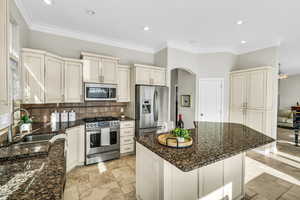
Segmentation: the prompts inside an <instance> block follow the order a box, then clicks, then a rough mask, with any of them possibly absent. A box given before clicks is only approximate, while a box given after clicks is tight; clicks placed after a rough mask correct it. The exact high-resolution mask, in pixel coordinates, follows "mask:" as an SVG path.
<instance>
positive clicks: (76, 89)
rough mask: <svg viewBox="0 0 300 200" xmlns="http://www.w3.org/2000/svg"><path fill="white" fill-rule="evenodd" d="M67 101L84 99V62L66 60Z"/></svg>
mask: <svg viewBox="0 0 300 200" xmlns="http://www.w3.org/2000/svg"><path fill="white" fill-rule="evenodd" d="M64 74H65V78H64V79H65V102H67V103H73V102H81V101H83V99H82V90H83V88H82V63H80V62H69V61H67V62H65V73H64Z"/></svg>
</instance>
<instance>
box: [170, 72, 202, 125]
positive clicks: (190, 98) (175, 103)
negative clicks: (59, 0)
mask: <svg viewBox="0 0 300 200" xmlns="http://www.w3.org/2000/svg"><path fill="white" fill-rule="evenodd" d="M196 97H197V95H196V74H195V73H194V72H192V71H191V70H189V69H185V68H174V69H172V70H171V78H170V119H171V121H173V122H174V123H175V125H176V122H177V120H178V115H179V114H181V115H182V116H183V122H184V126H185V128H193V127H194V125H193V121H195V116H196Z"/></svg>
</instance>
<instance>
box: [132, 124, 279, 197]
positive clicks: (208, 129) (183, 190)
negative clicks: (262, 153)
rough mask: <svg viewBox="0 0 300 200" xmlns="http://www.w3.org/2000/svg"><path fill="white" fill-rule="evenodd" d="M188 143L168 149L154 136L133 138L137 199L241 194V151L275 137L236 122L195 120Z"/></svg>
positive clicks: (242, 163)
mask: <svg viewBox="0 0 300 200" xmlns="http://www.w3.org/2000/svg"><path fill="white" fill-rule="evenodd" d="M197 127H198V128H196V129H192V130H191V136H192V138H193V145H192V146H191V147H189V148H182V149H176V148H168V147H165V146H163V145H161V144H159V142H158V141H157V136H158V135H157V134H155V133H153V134H149V135H145V136H140V137H137V138H136V196H137V198H138V199H140V200H183V199H184V200H196V199H201V200H220V199H223V198H224V199H241V198H243V197H244V174H245V152H246V151H248V150H251V149H254V148H257V147H260V146H263V145H266V144H269V143H272V142H274V139H272V138H270V137H268V136H266V135H264V134H262V133H260V132H257V131H255V130H253V129H251V128H248V127H246V126H244V125H241V124H233V123H213V122H199V123H198V124H197Z"/></svg>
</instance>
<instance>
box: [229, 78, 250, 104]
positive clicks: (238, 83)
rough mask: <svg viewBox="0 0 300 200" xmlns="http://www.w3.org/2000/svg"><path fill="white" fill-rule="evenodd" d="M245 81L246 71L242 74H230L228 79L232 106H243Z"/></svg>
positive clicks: (245, 92)
mask: <svg viewBox="0 0 300 200" xmlns="http://www.w3.org/2000/svg"><path fill="white" fill-rule="evenodd" d="M246 81H247V73H242V74H232V75H231V80H230V87H231V88H230V89H231V90H230V92H231V97H230V99H231V100H230V106H231V107H232V108H243V107H245V103H246V95H247V90H246V88H247V87H246V83H247V82H246Z"/></svg>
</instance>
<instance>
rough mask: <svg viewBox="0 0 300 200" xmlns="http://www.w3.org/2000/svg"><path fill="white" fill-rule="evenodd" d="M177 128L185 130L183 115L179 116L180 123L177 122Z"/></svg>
mask: <svg viewBox="0 0 300 200" xmlns="http://www.w3.org/2000/svg"><path fill="white" fill-rule="evenodd" d="M176 127H177V128H184V123H183V121H182V115H181V114H179V115H178V122H177V125H176Z"/></svg>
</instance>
